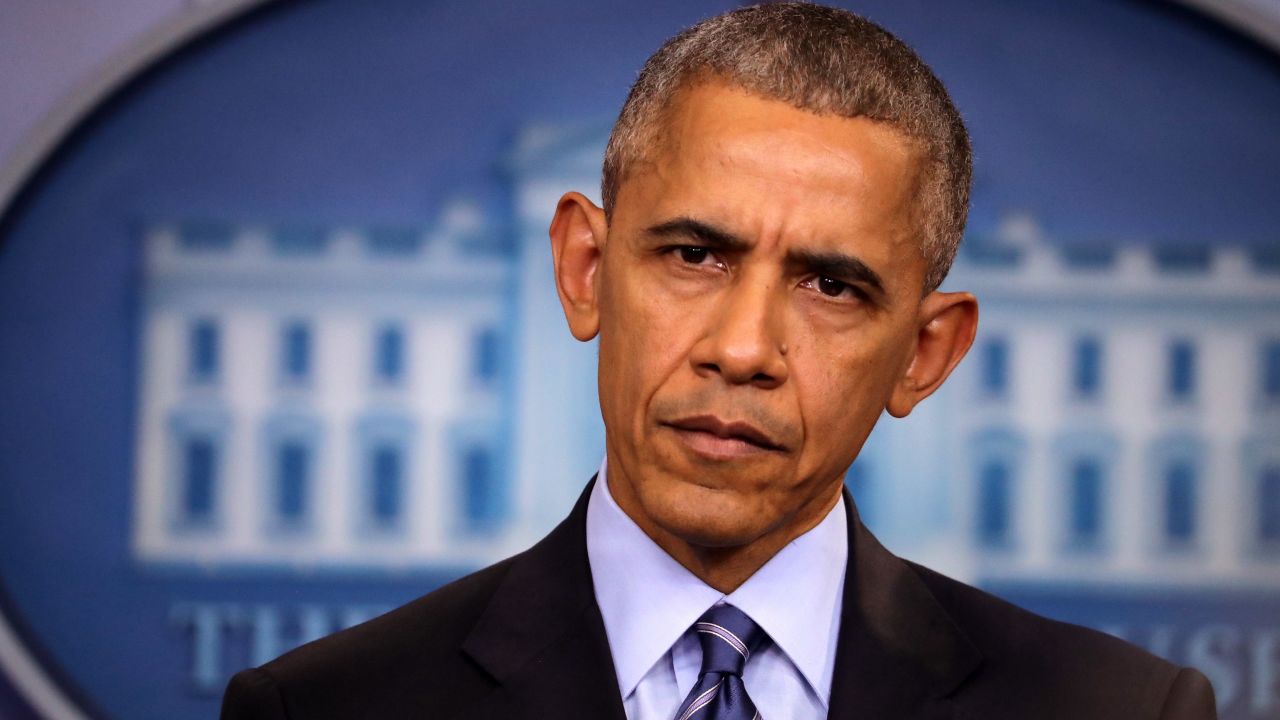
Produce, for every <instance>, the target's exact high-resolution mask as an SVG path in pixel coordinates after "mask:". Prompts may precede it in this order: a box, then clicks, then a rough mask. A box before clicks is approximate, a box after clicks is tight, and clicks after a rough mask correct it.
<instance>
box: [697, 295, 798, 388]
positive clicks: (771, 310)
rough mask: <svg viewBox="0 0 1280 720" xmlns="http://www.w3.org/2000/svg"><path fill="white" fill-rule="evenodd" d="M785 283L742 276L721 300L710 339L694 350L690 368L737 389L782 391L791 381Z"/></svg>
mask: <svg viewBox="0 0 1280 720" xmlns="http://www.w3.org/2000/svg"><path fill="white" fill-rule="evenodd" d="M778 286H779V283H778V282H777V281H771V279H768V278H751V277H746V276H742V277H739V278H738V280H737V282H735V283H733V284H732V285H730V286H729V288H727V289H726V290H725V291H724V294H723V295H721V298H720V302H719V303H718V305H717V308H716V312H715V313H714V316H713V317H710V318H707V325H708V329H707V333H706V334H705V335H704V336H703V337H702V339H701V340H699V341H698V343H697V344H696V345H694V347H693V350H692V352H691V354H690V358H689V360H690V362H691V363H692V364H693V367H694V370H695V371H696V372H697V373H698V374H700V375H704V376H708V375H712V374H715V375H719V376H720V377H721V378H723V379H724V381H725V382H727V383H729V384H731V385H754V386H756V387H760V388H762V389H769V388H773V387H777V386H779V385H781V384H782V383H784V382H786V380H787V361H786V358H785V357H784V353H785V352H786V350H785V348H784V346H783V343H784V342H785V339H784V337H783V335H784V330H785V328H784V324H785V323H784V319H783V305H784V304H785V303H784V302H783V301H781V299H780V298H779V297H777V295H778V293H777V288H778Z"/></svg>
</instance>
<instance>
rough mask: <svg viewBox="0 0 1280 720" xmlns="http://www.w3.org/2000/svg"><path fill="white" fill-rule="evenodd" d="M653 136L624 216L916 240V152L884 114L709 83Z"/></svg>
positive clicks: (767, 234)
mask: <svg viewBox="0 0 1280 720" xmlns="http://www.w3.org/2000/svg"><path fill="white" fill-rule="evenodd" d="M655 135H656V138H657V140H656V142H655V143H654V144H653V145H652V146H651V147H650V148H649V153H648V157H647V158H646V159H645V160H644V161H642V162H640V163H637V165H636V168H635V170H634V172H632V173H629V177H628V178H627V179H626V181H624V183H623V185H622V188H621V189H620V193H619V202H618V207H617V212H618V213H619V214H622V213H642V214H645V215H647V216H653V215H680V214H684V215H696V216H697V217H698V218H699V219H705V220H712V221H715V222H717V223H719V224H721V225H729V226H732V227H733V228H734V230H735V231H737V232H741V233H743V234H744V235H746V236H748V237H754V238H756V239H758V240H761V241H763V240H764V239H766V238H775V239H778V240H782V239H790V240H800V241H804V242H806V244H820V245H831V244H843V242H842V241H843V240H846V239H848V238H851V237H857V236H862V237H864V238H874V239H878V240H883V241H884V242H883V243H875V244H877V245H882V246H883V247H882V248H880V249H881V250H882V251H884V252H885V253H889V252H890V251H892V250H895V248H896V251H901V250H902V247H900V246H901V245H902V244H903V243H908V242H909V243H911V244H915V243H914V240H915V238H916V225H918V223H915V222H914V218H915V216H916V213H917V208H916V205H917V203H916V202H915V199H916V195H917V192H918V191H917V186H918V176H919V175H920V172H919V170H920V167H921V163H920V162H919V157H920V153H919V150H918V148H917V145H916V144H915V143H914V142H912V141H910V140H909V139H908V138H907V137H906V136H905V135H903V134H902V133H901V132H899V131H897V130H896V129H894V128H892V127H891V126H888V125H886V124H884V123H879V122H876V121H873V120H868V119H866V118H846V117H840V116H835V115H819V114H816V113H812V112H809V111H806V110H801V109H798V108H795V107H793V106H791V105H790V104H788V103H786V102H782V101H778V100H772V99H768V98H764V97H761V96H759V95H755V94H751V93H749V92H747V91H745V90H741V89H738V88H736V87H733V86H730V85H727V84H722V83H715V82H702V83H698V84H695V85H692V86H689V87H686V88H684V89H682V90H681V91H679V92H678V93H677V94H676V95H675V96H674V97H673V99H672V103H671V105H670V106H669V107H668V109H667V111H666V113H665V117H664V118H663V120H662V127H661V129H660V130H659V132H658V133H656V134H655ZM886 243H887V245H886ZM866 249H867V250H870V249H871V248H866ZM886 259H887V256H886Z"/></svg>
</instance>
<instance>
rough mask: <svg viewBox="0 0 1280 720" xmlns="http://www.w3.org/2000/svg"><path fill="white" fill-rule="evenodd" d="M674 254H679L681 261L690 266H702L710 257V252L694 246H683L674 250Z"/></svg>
mask: <svg viewBox="0 0 1280 720" xmlns="http://www.w3.org/2000/svg"><path fill="white" fill-rule="evenodd" d="M676 252H678V253H679V254H680V259H681V260H683V261H685V262H686V263H689V264H690V265H702V264H703V263H704V262H705V261H706V259H707V258H709V257H710V256H711V251H710V250H707V249H706V248H704V247H697V246H695V245H683V246H681V247H678V248H676Z"/></svg>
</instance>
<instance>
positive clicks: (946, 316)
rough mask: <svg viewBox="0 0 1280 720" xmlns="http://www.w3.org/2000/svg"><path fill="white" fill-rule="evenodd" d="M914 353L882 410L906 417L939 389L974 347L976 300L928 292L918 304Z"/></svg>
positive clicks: (957, 295)
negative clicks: (971, 347)
mask: <svg viewBox="0 0 1280 720" xmlns="http://www.w3.org/2000/svg"><path fill="white" fill-rule="evenodd" d="M917 327H918V328H919V330H918V331H917V336H916V342H915V350H914V353H913V355H912V356H911V361H910V364H909V365H908V366H907V371H906V373H905V374H904V375H903V376H902V377H901V378H900V379H899V380H898V384H897V386H895V387H894V389H893V394H892V395H890V396H889V402H888V404H887V405H886V407H885V409H886V410H888V411H889V414H890V415H893V416H894V417H899V418H901V417H906V416H907V415H909V414H910V413H911V411H912V410H913V409H914V408H915V406H916V405H917V404H919V402H920V401H921V400H924V399H925V398H927V397H929V396H930V395H932V394H933V391H934V390H937V389H938V388H939V387H941V386H942V382H943V381H944V380H946V379H947V376H948V375H950V374H951V371H952V370H953V369H955V366H956V365H958V364H959V363H960V359H961V358H963V357H964V355H965V353H967V352H968V351H969V346H970V345H972V344H973V336H974V334H975V333H976V332H977V331H978V301H977V299H975V298H974V297H973V295H971V294H969V293H964V292H956V293H943V292H932V293H929V295H928V296H927V297H925V299H924V300H922V301H921V302H920V311H919V320H918V325H917Z"/></svg>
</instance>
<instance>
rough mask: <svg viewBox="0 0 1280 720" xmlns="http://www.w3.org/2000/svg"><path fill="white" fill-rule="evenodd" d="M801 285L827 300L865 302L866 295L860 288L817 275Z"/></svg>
mask: <svg viewBox="0 0 1280 720" xmlns="http://www.w3.org/2000/svg"><path fill="white" fill-rule="evenodd" d="M801 285H803V286H805V287H810V288H812V289H814V290H817V291H818V292H820V293H822V294H823V295H826V296H827V297H829V298H836V299H842V298H843V299H847V300H865V299H866V298H867V294H866V293H865V292H863V291H862V289H861V288H858V287H857V286H855V285H850V284H849V283H847V282H842V281H840V280H836V279H835V278H830V277H826V276H824V275H818V276H817V277H814V278H812V279H809V280H806V281H804V282H803V283H801Z"/></svg>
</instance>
